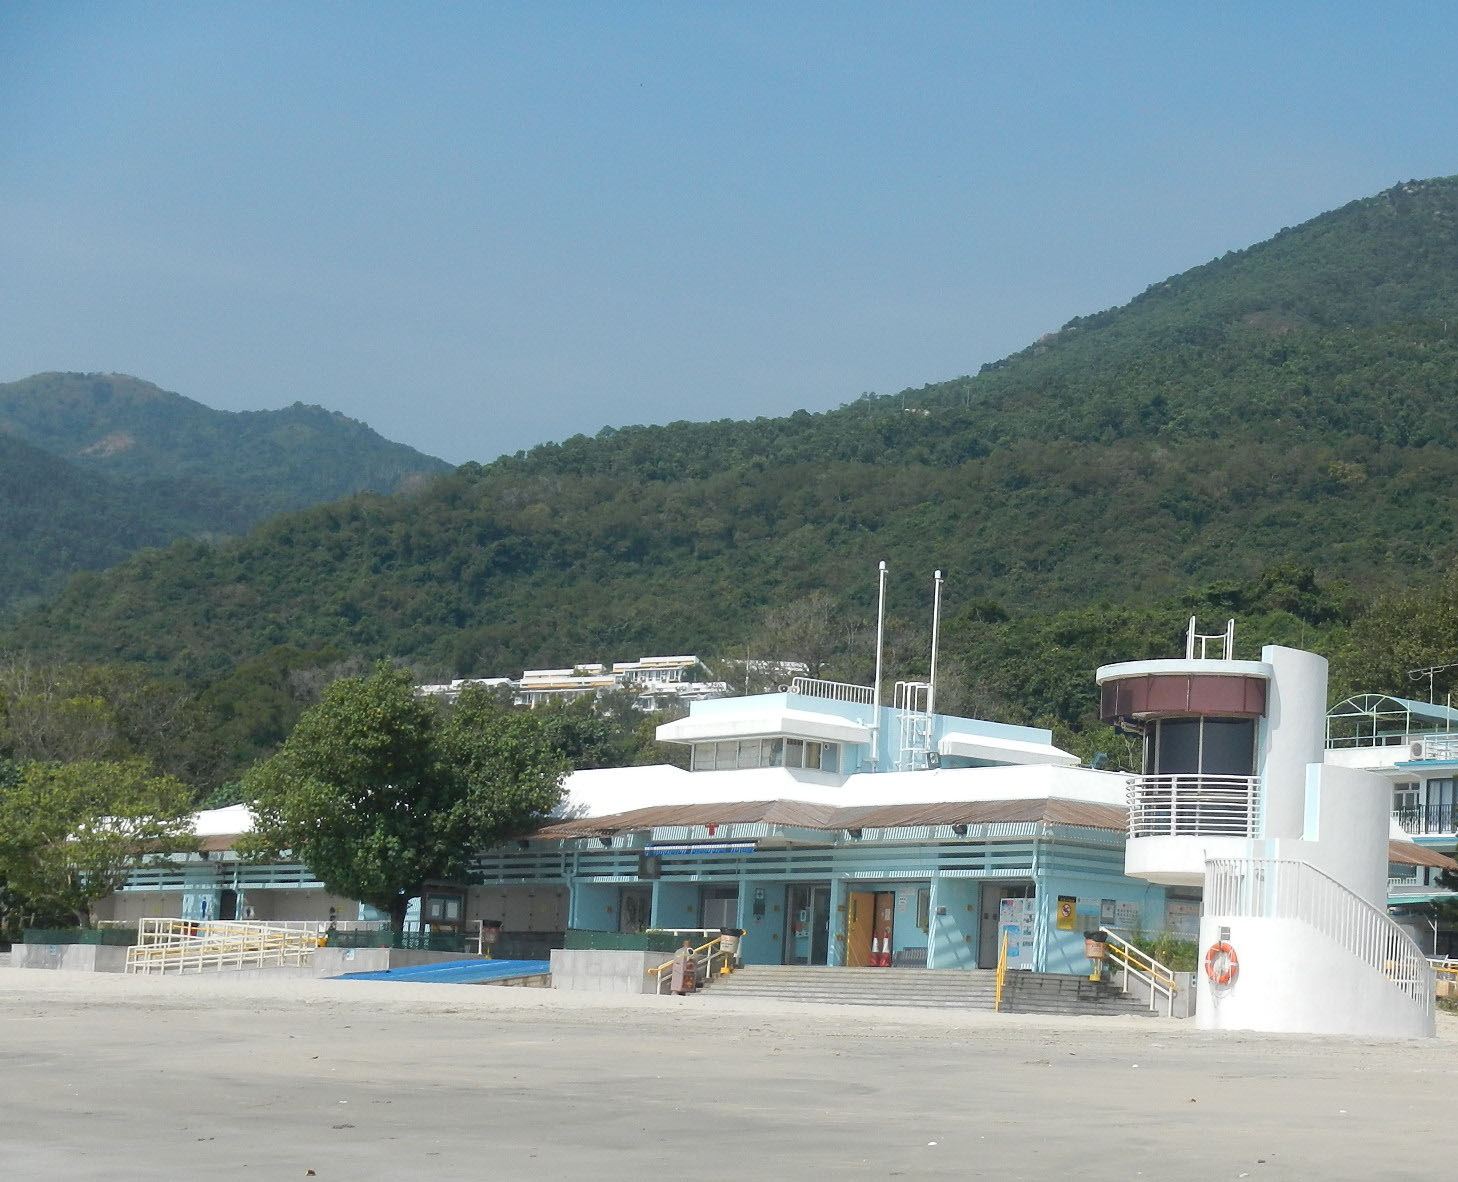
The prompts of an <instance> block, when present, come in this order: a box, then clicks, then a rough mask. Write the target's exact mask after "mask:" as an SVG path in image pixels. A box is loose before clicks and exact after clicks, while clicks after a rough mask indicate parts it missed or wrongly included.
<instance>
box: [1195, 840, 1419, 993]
mask: <svg viewBox="0 0 1458 1182" xmlns="http://www.w3.org/2000/svg"><path fill="white" fill-rule="evenodd" d="M1205 914H1206V915H1215V916H1220V917H1221V918H1225V917H1227V916H1228V917H1230V918H1235V919H1238V918H1247V919H1294V920H1300V921H1302V922H1304V923H1307V924H1309V925H1311V927H1313V928H1315V929H1316V930H1317V931H1318V932H1320V933H1321V934H1322V935H1324V936H1326V937H1327V938H1328V939H1330V940H1332V941H1333V942H1335V943H1336V944H1337V945H1338V946H1339V947H1341V948H1345V949H1346V950H1347V951H1348V952H1349V953H1351V954H1352V955H1353V956H1355V957H1356V958H1357V959H1358V960H1359V961H1361V962H1362V963H1363V964H1366V965H1368V966H1369V967H1371V968H1372V969H1375V970H1376V971H1377V972H1378V973H1380V974H1382V975H1383V976H1384V977H1386V978H1387V979H1388V981H1390V982H1391V983H1392V985H1393V986H1394V987H1395V988H1396V989H1397V990H1399V991H1400V992H1401V993H1403V994H1405V995H1406V996H1407V998H1408V999H1409V1000H1410V1001H1411V1002H1412V1004H1413V1005H1414V1006H1416V1007H1418V1008H1419V1009H1420V1010H1421V1011H1422V1012H1423V1013H1424V1014H1427V1015H1431V1014H1432V1012H1433V993H1434V982H1433V969H1432V966H1431V965H1429V963H1428V961H1427V958H1426V957H1424V955H1423V953H1422V950H1421V949H1420V948H1419V947H1418V946H1417V944H1416V943H1414V942H1413V940H1412V937H1410V936H1409V935H1408V934H1407V933H1406V932H1405V931H1403V930H1402V929H1401V928H1400V927H1398V926H1397V925H1396V924H1395V923H1393V922H1392V920H1391V919H1390V918H1389V917H1388V916H1387V915H1386V913H1384V912H1382V911H1379V910H1377V908H1375V907H1373V906H1372V905H1371V904H1370V903H1368V902H1367V901H1366V900H1365V899H1363V898H1361V897H1360V896H1358V895H1355V894H1353V893H1352V892H1351V891H1349V890H1348V889H1347V888H1346V887H1344V886H1342V884H1341V883H1339V882H1337V880H1336V879H1334V878H1332V877H1330V876H1329V875H1327V874H1324V873H1323V872H1322V871H1320V870H1318V869H1317V868H1316V867H1315V866H1312V865H1309V864H1308V863H1306V862H1293V861H1286V860H1283V859H1277V858H1212V859H1211V860H1210V861H1209V862H1207V863H1206V867H1205Z"/></svg>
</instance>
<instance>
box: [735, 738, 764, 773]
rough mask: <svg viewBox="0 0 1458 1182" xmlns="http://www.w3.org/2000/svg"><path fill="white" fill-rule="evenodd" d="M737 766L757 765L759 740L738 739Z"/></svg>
mask: <svg viewBox="0 0 1458 1182" xmlns="http://www.w3.org/2000/svg"><path fill="white" fill-rule="evenodd" d="M738 766H739V767H742V768H745V767H758V766H759V740H758V739H740V740H739V763H738Z"/></svg>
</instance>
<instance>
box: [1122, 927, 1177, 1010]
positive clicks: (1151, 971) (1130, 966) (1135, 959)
mask: <svg viewBox="0 0 1458 1182" xmlns="http://www.w3.org/2000/svg"><path fill="white" fill-rule="evenodd" d="M1104 936H1105V937H1106V945H1107V950H1106V952H1105V955H1106V956H1107V957H1108V958H1109V960H1111V961H1112V962H1113V964H1114V967H1115V968H1116V969H1118V970H1119V972H1120V973H1121V974H1122V975H1123V980H1122V981H1121V982H1120V984H1119V988H1121V989H1122V990H1123V991H1124V992H1125V993H1128V992H1129V978H1130V977H1131V976H1132V977H1133V978H1134V979H1135V980H1136V981H1138V982H1140V983H1141V984H1142V985H1143V986H1144V987H1145V988H1146V989H1148V990H1149V1012H1150V1013H1151V1014H1152V1013H1154V1012H1155V1011H1156V1010H1157V1009H1158V1008H1159V1006H1158V1001H1159V998H1161V997H1163V998H1164V1004H1165V1016H1166V1017H1168V1018H1173V1017H1174V998H1175V993H1176V991H1177V988H1178V987H1177V985H1176V983H1175V975H1174V970H1173V969H1172V968H1170V967H1169V966H1168V965H1166V964H1162V963H1160V962H1159V961H1157V960H1155V959H1154V957H1152V956H1150V955H1149V953H1147V952H1145V951H1144V950H1143V949H1142V948H1139V947H1138V946H1136V945H1134V944H1131V943H1130V942H1129V941H1128V940H1126V939H1124V937H1123V936H1120V935H1118V934H1116V933H1114V932H1111V931H1109V930H1108V928H1105V929H1104Z"/></svg>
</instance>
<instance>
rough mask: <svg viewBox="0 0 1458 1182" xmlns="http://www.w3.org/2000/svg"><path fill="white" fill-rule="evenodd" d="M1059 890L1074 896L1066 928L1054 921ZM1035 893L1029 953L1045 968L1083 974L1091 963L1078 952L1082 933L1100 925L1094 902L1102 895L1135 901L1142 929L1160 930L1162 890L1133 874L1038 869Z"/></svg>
mask: <svg viewBox="0 0 1458 1182" xmlns="http://www.w3.org/2000/svg"><path fill="white" fill-rule="evenodd" d="M1060 895H1063V896H1071V897H1073V898H1075V899H1077V900H1078V904H1077V906H1078V910H1077V913H1076V914H1075V915H1074V921H1073V930H1072V931H1063V930H1061V929H1060V928H1059V927H1058V897H1059V896H1060ZM1037 897H1038V937H1039V938H1038V942H1037V945H1036V947H1035V959H1036V963H1037V965H1038V967H1039V968H1040V969H1041V971H1043V972H1045V973H1074V974H1077V975H1079V976H1087V975H1088V973H1089V972H1090V970H1091V969H1092V967H1093V966H1092V965H1091V964H1090V963H1089V959H1088V957H1087V956H1085V955H1084V944H1083V933H1084V932H1086V931H1090V932H1091V931H1096V930H1097V929H1098V928H1100V927H1102V926H1103V921H1102V918H1101V911H1100V905H1101V904H1102V902H1103V900H1104V899H1112V900H1114V902H1115V903H1116V904H1118V903H1133V904H1135V905H1137V906H1138V907H1139V915H1140V926H1141V929H1142V930H1143V931H1146V932H1151V933H1153V932H1160V931H1163V930H1164V892H1163V891H1162V890H1160V889H1159V888H1158V887H1150V886H1148V885H1146V884H1145V883H1142V882H1139V881H1137V880H1134V879H1128V878H1124V879H1120V878H1115V877H1114V876H1112V875H1109V874H1071V873H1068V872H1059V873H1051V874H1044V875H1039V877H1038V880H1037Z"/></svg>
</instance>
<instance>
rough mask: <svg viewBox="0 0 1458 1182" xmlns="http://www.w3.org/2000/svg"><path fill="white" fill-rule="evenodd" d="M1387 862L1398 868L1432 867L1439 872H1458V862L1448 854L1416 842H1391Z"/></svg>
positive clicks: (1388, 845)
mask: <svg viewBox="0 0 1458 1182" xmlns="http://www.w3.org/2000/svg"><path fill="white" fill-rule="evenodd" d="M1387 860H1388V862H1390V863H1394V864H1396V865H1398V866H1432V867H1435V868H1437V869H1439V870H1458V862H1455V861H1454V860H1453V859H1452V858H1450V857H1448V855H1447V854H1440V853H1438V851H1437V850H1430V849H1428V848H1427V846H1422V845H1418V844H1417V842H1415V841H1389V842H1388V843H1387Z"/></svg>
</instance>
